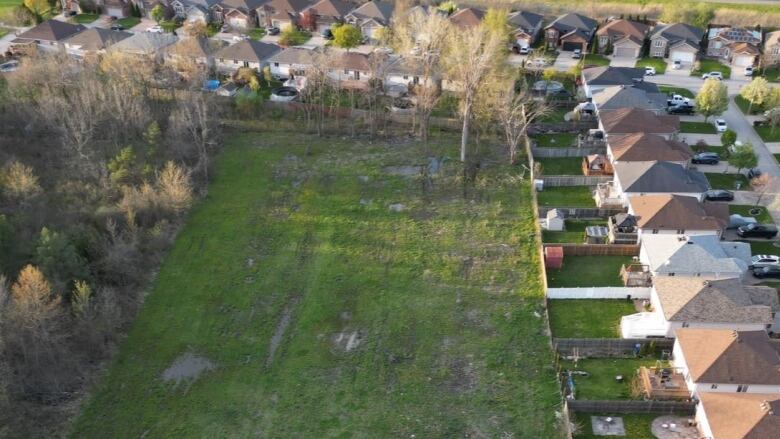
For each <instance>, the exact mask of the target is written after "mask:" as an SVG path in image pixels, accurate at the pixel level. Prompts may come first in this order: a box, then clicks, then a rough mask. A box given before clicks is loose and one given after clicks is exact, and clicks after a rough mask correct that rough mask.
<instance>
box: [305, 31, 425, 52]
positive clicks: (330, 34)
mask: <svg viewBox="0 0 780 439" xmlns="http://www.w3.org/2000/svg"><path fill="white" fill-rule="evenodd" d="M320 36H322V38H325V39H326V40H332V39H333V31H332V30H330V28H327V29H323V30H322V32H320ZM414 49H417V51H418V52H419V51H420V47H419V46H414V47H413V48H412V50H414ZM413 55H414V54H413Z"/></svg>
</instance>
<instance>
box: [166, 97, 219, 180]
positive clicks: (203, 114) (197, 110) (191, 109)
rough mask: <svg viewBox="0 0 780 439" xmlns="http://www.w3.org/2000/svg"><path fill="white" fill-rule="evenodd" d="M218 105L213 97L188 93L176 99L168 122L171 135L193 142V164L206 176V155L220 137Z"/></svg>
mask: <svg viewBox="0 0 780 439" xmlns="http://www.w3.org/2000/svg"><path fill="white" fill-rule="evenodd" d="M218 113H219V112H218V107H217V106H216V105H215V104H214V102H213V99H212V98H211V97H210V96H208V95H205V94H203V93H187V95H186V97H184V98H182V99H179V101H178V107H177V108H176V109H175V110H174V111H173V112H172V113H171V116H170V126H171V129H172V131H173V133H174V135H181V136H182V137H181V139H184V140H185V141H188V142H192V146H193V147H194V149H195V151H194V152H195V155H196V157H197V161H196V164H195V168H196V169H198V170H200V171H201V172H202V173H203V177H204V178H205V179H206V180H207V181H208V178H209V169H208V168H209V155H210V154H211V152H212V150H214V149H215V148H216V147H217V146H218V144H219V141H220V131H219V114H218Z"/></svg>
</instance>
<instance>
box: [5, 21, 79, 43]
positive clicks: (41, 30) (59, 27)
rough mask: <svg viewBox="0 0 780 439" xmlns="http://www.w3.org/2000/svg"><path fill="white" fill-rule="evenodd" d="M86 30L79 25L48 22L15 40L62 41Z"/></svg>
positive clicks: (23, 33)
mask: <svg viewBox="0 0 780 439" xmlns="http://www.w3.org/2000/svg"><path fill="white" fill-rule="evenodd" d="M84 29H86V26H84V25H81V24H70V23H66V22H64V21H59V20H48V21H44V22H43V23H41V24H39V25H37V26H35V27H34V28H32V29H29V30H27V31H26V32H22V33H21V34H19V35H18V36H17V37H16V39H17V40H37V41H62V40H64V39H66V38H68V37H71V36H73V35H75V34H77V33H79V32H81V31H83V30H84Z"/></svg>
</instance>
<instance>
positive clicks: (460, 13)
mask: <svg viewBox="0 0 780 439" xmlns="http://www.w3.org/2000/svg"><path fill="white" fill-rule="evenodd" d="M484 16H485V11H483V10H482V9H476V8H464V9H458V10H457V11H455V12H453V13H452V15H450V23H452V24H453V25H454V26H455V27H457V28H459V29H468V28H470V27H477V26H479V25H480V24H481V23H482V18H483V17H484Z"/></svg>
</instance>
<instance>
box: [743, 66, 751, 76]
mask: <svg viewBox="0 0 780 439" xmlns="http://www.w3.org/2000/svg"><path fill="white" fill-rule="evenodd" d="M745 76H753V66H747V67H745Z"/></svg>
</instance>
